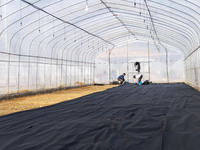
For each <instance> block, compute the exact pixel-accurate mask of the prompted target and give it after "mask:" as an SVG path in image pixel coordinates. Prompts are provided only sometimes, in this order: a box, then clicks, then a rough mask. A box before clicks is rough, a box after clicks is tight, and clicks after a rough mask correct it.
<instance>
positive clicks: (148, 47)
mask: <svg viewBox="0 0 200 150" xmlns="http://www.w3.org/2000/svg"><path fill="white" fill-rule="evenodd" d="M147 45H148V80H149V81H150V79H151V77H150V75H151V74H150V53H149V41H148V43H147Z"/></svg>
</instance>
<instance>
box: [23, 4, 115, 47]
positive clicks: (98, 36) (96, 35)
mask: <svg viewBox="0 0 200 150" xmlns="http://www.w3.org/2000/svg"><path fill="white" fill-rule="evenodd" d="M22 1H23V2H25V3H27V4H29V5H31V6H33V7H34V8H36V9H37V10H40V11H42V12H44V13H46V14H48V15H49V16H52V17H53V18H56V19H57V20H59V21H61V22H63V23H67V24H69V25H71V26H74V27H75V28H77V29H80V30H82V31H84V32H86V33H88V34H90V35H91V36H94V37H96V38H99V39H101V40H103V41H105V42H106V43H109V44H111V45H113V44H112V43H110V42H109V41H106V40H104V39H103V38H102V37H99V36H97V35H95V34H93V33H91V32H89V31H87V30H85V29H83V28H81V27H79V26H77V25H75V24H72V23H70V22H68V21H65V20H63V19H61V18H58V17H56V16H54V15H53V14H50V13H48V12H47V11H45V10H43V9H41V8H39V7H37V6H35V5H33V4H31V3H29V2H27V1H26V0H22Z"/></svg>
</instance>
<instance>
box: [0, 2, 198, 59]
mask: <svg viewBox="0 0 200 150" xmlns="http://www.w3.org/2000/svg"><path fill="white" fill-rule="evenodd" d="M0 17H1V18H0V26H1V28H0V45H1V49H0V51H1V52H8V53H14V54H21V55H37V56H48V57H54V55H59V56H60V57H63V56H64V55H66V54H67V56H65V57H66V58H71V57H74V58H76V57H82V56H83V57H84V56H85V55H90V56H91V58H93V57H94V58H95V57H96V56H98V55H99V54H100V53H102V51H105V50H108V49H113V48H114V47H118V46H120V45H123V44H126V42H127V40H129V41H132V42H134V41H136V40H141V41H150V42H152V43H154V44H155V45H156V47H157V49H158V50H159V47H164V48H166V47H170V48H173V49H176V50H181V51H183V52H184V54H185V57H187V56H188V55H190V54H191V53H192V52H194V51H195V50H196V49H198V48H199V46H200V2H199V0H76V1H72V0H1V1H0ZM74 51H75V55H72V53H73V52H74ZM76 54H79V55H76Z"/></svg>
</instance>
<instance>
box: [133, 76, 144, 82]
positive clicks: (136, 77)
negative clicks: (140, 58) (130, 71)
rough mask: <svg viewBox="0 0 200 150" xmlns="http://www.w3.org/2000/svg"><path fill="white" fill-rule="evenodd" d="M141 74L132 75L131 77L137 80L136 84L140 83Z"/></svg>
mask: <svg viewBox="0 0 200 150" xmlns="http://www.w3.org/2000/svg"><path fill="white" fill-rule="evenodd" d="M142 77H143V75H142V74H138V75H133V78H134V79H136V80H137V84H139V85H142V81H141V80H142Z"/></svg>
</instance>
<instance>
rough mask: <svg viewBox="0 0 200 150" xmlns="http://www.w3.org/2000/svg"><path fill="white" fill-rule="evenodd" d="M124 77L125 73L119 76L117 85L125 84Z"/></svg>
mask: <svg viewBox="0 0 200 150" xmlns="http://www.w3.org/2000/svg"><path fill="white" fill-rule="evenodd" d="M125 75H126V73H123V74H122V75H120V76H119V77H118V78H117V80H118V81H119V84H123V83H124V82H125V79H124V76H125Z"/></svg>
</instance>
